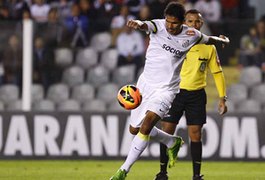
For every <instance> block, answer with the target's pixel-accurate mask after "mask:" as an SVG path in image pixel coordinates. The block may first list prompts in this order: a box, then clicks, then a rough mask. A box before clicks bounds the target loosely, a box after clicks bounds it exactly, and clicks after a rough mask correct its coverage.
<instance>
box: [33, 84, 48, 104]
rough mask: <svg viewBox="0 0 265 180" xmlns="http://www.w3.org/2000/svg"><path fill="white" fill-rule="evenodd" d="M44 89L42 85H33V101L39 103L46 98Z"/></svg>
mask: <svg viewBox="0 0 265 180" xmlns="http://www.w3.org/2000/svg"><path fill="white" fill-rule="evenodd" d="M44 94H45V92H44V88H43V85H42V84H33V85H32V89H31V98H32V101H33V102H35V101H38V100H41V99H43V98H44Z"/></svg>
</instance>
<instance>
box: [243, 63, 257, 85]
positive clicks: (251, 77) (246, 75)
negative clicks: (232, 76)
mask: <svg viewBox="0 0 265 180" xmlns="http://www.w3.org/2000/svg"><path fill="white" fill-rule="evenodd" d="M239 81H240V83H242V84H245V85H246V86H247V87H252V86H254V85H257V84H259V83H261V82H262V72H261V69H260V68H258V67H256V66H250V67H245V68H244V69H243V70H242V72H241V75H240V80H239Z"/></svg>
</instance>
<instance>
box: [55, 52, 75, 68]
mask: <svg viewBox="0 0 265 180" xmlns="http://www.w3.org/2000/svg"><path fill="white" fill-rule="evenodd" d="M73 56H74V55H73V51H72V49H70V48H57V49H55V64H56V65H58V66H59V67H67V66H70V65H71V64H72V63H73V58H74V57H73Z"/></svg>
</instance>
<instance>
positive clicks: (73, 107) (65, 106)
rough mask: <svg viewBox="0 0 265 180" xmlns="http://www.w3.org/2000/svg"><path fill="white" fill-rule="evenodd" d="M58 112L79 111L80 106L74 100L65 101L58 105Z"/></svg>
mask: <svg viewBox="0 0 265 180" xmlns="http://www.w3.org/2000/svg"><path fill="white" fill-rule="evenodd" d="M57 110H58V111H80V110H81V106H80V104H79V103H78V101H76V100H74V99H67V100H65V101H62V102H60V103H59V104H58V108H57Z"/></svg>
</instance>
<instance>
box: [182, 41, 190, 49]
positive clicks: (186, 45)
mask: <svg viewBox="0 0 265 180" xmlns="http://www.w3.org/2000/svg"><path fill="white" fill-rule="evenodd" d="M189 45H190V41H189V40H185V41H184V42H183V44H182V47H184V48H186V47H188V46H189Z"/></svg>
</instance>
